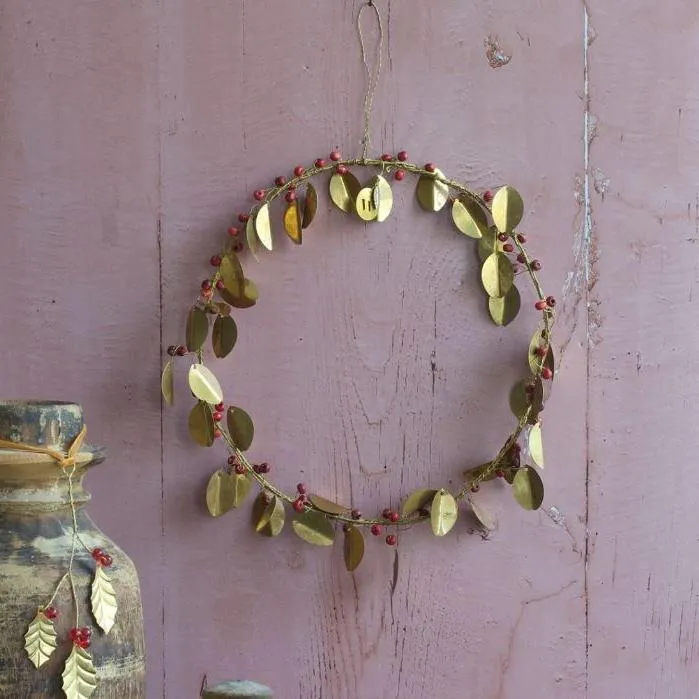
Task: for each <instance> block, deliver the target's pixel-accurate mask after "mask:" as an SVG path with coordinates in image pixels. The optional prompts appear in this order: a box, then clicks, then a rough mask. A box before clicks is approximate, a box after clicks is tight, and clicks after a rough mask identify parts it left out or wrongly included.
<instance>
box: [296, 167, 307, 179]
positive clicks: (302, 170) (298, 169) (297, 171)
mask: <svg viewBox="0 0 699 699" xmlns="http://www.w3.org/2000/svg"><path fill="white" fill-rule="evenodd" d="M304 172H306V169H305V168H303V167H301V166H300V165H297V166H296V167H295V168H294V175H296V177H301V175H303V173H304Z"/></svg>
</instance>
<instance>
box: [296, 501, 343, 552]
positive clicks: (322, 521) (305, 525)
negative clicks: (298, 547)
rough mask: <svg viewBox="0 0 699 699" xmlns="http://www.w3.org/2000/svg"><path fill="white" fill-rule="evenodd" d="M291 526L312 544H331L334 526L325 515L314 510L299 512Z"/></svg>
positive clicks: (297, 533)
mask: <svg viewBox="0 0 699 699" xmlns="http://www.w3.org/2000/svg"><path fill="white" fill-rule="evenodd" d="M291 526H292V527H293V529H294V532H296V535H297V536H299V537H301V538H302V539H303V540H304V541H307V542H308V543H309V544H313V545H314V546H332V543H333V541H334V540H335V528H334V527H333V525H332V523H331V522H330V520H328V518H327V517H325V515H322V514H321V513H320V512H316V511H315V510H306V511H305V512H301V513H299V514H298V515H297V516H296V518H295V519H294V521H293V522H292V523H291Z"/></svg>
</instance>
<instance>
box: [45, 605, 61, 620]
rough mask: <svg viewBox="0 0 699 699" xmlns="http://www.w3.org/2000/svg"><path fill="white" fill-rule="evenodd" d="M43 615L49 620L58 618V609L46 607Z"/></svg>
mask: <svg viewBox="0 0 699 699" xmlns="http://www.w3.org/2000/svg"><path fill="white" fill-rule="evenodd" d="M43 614H44V616H45V617H46V618H47V619H55V618H56V617H57V616H58V609H56V607H46V608H45V609H44V610H43Z"/></svg>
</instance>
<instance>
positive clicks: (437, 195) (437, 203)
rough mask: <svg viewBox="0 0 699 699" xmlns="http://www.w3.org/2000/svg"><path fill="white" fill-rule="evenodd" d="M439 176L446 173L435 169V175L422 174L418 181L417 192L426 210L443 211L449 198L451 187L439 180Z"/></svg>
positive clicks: (421, 204) (419, 200) (418, 198)
mask: <svg viewBox="0 0 699 699" xmlns="http://www.w3.org/2000/svg"><path fill="white" fill-rule="evenodd" d="M437 176H440V177H444V173H443V172H442V171H441V170H435V171H434V174H433V175H422V176H421V177H420V178H419V179H418V181H417V188H416V190H415V194H416V195H417V200H418V202H419V203H420V206H421V207H422V208H423V209H425V211H441V209H443V208H444V206H445V204H446V203H447V201H448V200H449V187H447V185H445V184H444V183H443V182H440V181H439V180H437V179H436V177H437Z"/></svg>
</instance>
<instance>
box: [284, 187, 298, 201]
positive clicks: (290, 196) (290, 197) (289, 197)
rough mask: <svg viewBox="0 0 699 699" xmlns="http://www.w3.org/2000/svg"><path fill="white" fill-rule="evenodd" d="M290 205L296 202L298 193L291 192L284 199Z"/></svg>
mask: <svg viewBox="0 0 699 699" xmlns="http://www.w3.org/2000/svg"><path fill="white" fill-rule="evenodd" d="M284 199H286V200H287V201H288V202H289V203H291V202H292V201H295V200H296V192H293V191H291V190H289V191H288V192H287V193H286V196H285V197H284Z"/></svg>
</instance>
